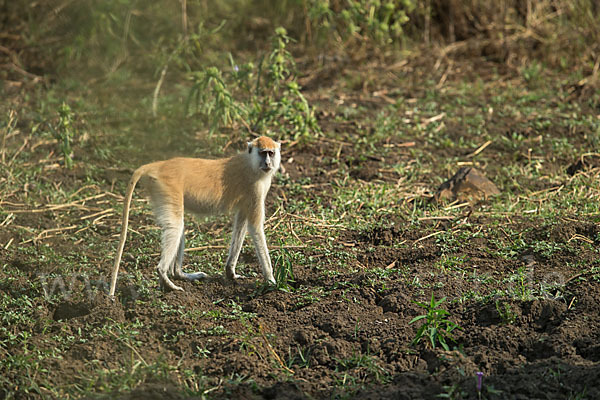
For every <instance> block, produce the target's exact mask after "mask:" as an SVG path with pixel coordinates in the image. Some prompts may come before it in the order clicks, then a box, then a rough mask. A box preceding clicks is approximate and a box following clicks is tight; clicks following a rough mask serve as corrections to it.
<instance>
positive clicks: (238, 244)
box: [225, 212, 248, 280]
mask: <svg viewBox="0 0 600 400" xmlns="http://www.w3.org/2000/svg"><path fill="white" fill-rule="evenodd" d="M247 226H248V221H247V220H246V218H244V217H242V215H241V214H240V213H239V212H238V213H237V214H236V215H235V218H234V220H233V232H232V234H231V245H230V246H229V255H228V256H227V263H226V264H225V277H226V278H227V279H229V280H234V279H238V278H240V276H239V275H238V274H236V273H235V266H236V265H237V262H238V258H239V257H240V251H241V250H242V244H243V243H244V237H245V236H246V229H247Z"/></svg>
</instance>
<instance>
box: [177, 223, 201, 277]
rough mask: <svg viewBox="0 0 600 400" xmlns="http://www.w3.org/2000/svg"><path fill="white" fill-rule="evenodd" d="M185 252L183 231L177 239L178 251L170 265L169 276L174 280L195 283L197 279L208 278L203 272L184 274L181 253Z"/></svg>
mask: <svg viewBox="0 0 600 400" xmlns="http://www.w3.org/2000/svg"><path fill="white" fill-rule="evenodd" d="M184 250H185V231H184V230H182V231H181V238H180V239H179V249H178V250H177V257H175V259H174V260H173V264H171V275H172V276H173V277H174V278H175V279H180V280H186V281H196V280H199V279H204V278H206V277H208V275H207V274H205V273H204V272H194V273H191V274H189V273H185V272H183V269H182V266H183V253H184Z"/></svg>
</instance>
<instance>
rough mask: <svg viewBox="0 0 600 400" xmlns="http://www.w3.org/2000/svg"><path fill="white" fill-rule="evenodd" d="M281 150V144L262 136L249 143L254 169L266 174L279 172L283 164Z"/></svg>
mask: <svg viewBox="0 0 600 400" xmlns="http://www.w3.org/2000/svg"><path fill="white" fill-rule="evenodd" d="M280 148H281V144H280V143H278V142H276V141H274V140H272V139H270V138H268V137H266V136H260V137H257V138H256V139H254V140H253V141H251V142H248V153H249V154H250V157H251V160H252V166H253V167H254V169H255V170H261V171H262V172H264V173H274V172H275V171H277V170H278V169H279V165H280V163H281V154H280V151H279V149H280Z"/></svg>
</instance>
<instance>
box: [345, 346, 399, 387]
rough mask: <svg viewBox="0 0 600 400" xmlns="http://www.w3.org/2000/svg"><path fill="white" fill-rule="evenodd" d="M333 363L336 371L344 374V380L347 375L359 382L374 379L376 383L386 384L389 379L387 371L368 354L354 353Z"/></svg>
mask: <svg viewBox="0 0 600 400" xmlns="http://www.w3.org/2000/svg"><path fill="white" fill-rule="evenodd" d="M335 361H336V362H337V366H336V371H338V372H343V373H344V380H345V379H346V377H347V376H348V375H350V376H352V377H356V378H358V379H359V381H360V382H366V381H367V380H369V379H374V380H375V381H376V382H379V383H386V382H388V381H389V379H390V373H389V371H388V370H386V369H385V368H383V367H381V366H380V365H378V364H377V362H376V359H375V358H374V357H373V356H371V355H370V354H368V352H367V354H363V353H354V354H353V355H352V356H351V357H348V358H344V359H336V360H335ZM350 372H351V373H350Z"/></svg>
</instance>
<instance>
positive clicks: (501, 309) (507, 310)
mask: <svg viewBox="0 0 600 400" xmlns="http://www.w3.org/2000/svg"><path fill="white" fill-rule="evenodd" d="M496 311H498V315H500V318H502V323H504V324H506V325H512V324H514V323H515V321H516V320H517V314H515V312H514V311H513V310H512V308H511V306H510V304H508V303H502V302H500V300H496Z"/></svg>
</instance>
